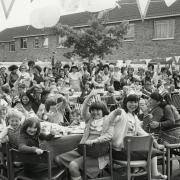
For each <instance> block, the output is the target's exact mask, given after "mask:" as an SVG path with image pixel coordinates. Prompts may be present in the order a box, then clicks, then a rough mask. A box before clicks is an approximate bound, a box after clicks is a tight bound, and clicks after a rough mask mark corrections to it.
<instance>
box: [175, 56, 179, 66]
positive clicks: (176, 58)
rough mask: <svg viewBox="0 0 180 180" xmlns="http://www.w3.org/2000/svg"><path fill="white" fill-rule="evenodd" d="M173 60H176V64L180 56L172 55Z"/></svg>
mask: <svg viewBox="0 0 180 180" xmlns="http://www.w3.org/2000/svg"><path fill="white" fill-rule="evenodd" d="M174 58H175V60H176V63H177V64H178V62H179V59H180V56H174Z"/></svg>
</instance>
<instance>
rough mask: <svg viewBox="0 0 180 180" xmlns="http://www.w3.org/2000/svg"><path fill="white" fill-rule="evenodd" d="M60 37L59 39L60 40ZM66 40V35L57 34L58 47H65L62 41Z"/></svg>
mask: <svg viewBox="0 0 180 180" xmlns="http://www.w3.org/2000/svg"><path fill="white" fill-rule="evenodd" d="M60 39H61V40H60ZM66 40H67V36H61V35H57V47H56V48H59V49H65V48H67V47H65V46H63V43H64V42H65V41H66Z"/></svg>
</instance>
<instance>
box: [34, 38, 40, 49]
mask: <svg viewBox="0 0 180 180" xmlns="http://www.w3.org/2000/svg"><path fill="white" fill-rule="evenodd" d="M34 48H39V38H38V37H36V38H35V39H34Z"/></svg>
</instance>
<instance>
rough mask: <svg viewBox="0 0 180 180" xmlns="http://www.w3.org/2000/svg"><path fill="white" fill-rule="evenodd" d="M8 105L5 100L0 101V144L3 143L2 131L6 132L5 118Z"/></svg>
mask: <svg viewBox="0 0 180 180" xmlns="http://www.w3.org/2000/svg"><path fill="white" fill-rule="evenodd" d="M7 109H8V104H7V102H6V101H5V100H3V99H0V143H2V142H3V141H2V140H3V137H4V136H3V134H2V133H3V131H4V130H6V116H7Z"/></svg>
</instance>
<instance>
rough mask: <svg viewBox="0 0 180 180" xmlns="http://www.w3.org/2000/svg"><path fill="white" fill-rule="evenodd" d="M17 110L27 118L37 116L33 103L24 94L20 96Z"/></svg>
mask: <svg viewBox="0 0 180 180" xmlns="http://www.w3.org/2000/svg"><path fill="white" fill-rule="evenodd" d="M15 108H16V109H18V110H19V111H20V112H22V113H23V114H24V116H25V117H26V118H28V117H29V116H36V114H35V112H34V111H33V109H32V103H31V101H30V100H29V98H28V96H27V95H26V93H23V94H22V95H21V96H20V102H19V103H17V104H16V106H15Z"/></svg>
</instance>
